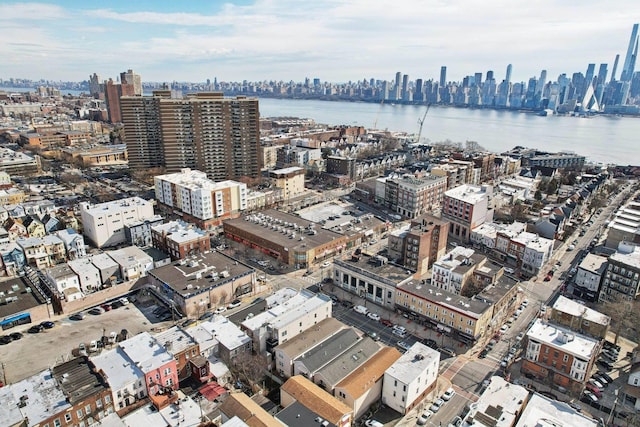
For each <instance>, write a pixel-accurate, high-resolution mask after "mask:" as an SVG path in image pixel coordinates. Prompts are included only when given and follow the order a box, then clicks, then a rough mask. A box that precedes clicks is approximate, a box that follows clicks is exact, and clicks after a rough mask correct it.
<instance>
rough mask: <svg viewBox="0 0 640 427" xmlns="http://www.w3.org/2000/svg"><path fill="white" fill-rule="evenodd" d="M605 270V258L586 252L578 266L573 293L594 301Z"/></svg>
mask: <svg viewBox="0 0 640 427" xmlns="http://www.w3.org/2000/svg"><path fill="white" fill-rule="evenodd" d="M606 271H607V258H605V257H603V256H600V255H594V254H587V256H585V257H584V259H583V260H582V262H581V263H580V265H579V266H578V271H577V272H576V278H575V280H574V284H573V294H574V295H575V296H577V297H579V298H583V299H585V300H588V301H596V300H597V299H598V293H599V292H600V283H601V282H602V278H603V277H604V274H605V272H606Z"/></svg>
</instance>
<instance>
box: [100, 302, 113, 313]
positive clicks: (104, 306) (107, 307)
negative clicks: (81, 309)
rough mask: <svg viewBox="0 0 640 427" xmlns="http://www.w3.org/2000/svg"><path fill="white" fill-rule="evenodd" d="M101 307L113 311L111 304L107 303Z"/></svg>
mask: <svg viewBox="0 0 640 427" xmlns="http://www.w3.org/2000/svg"><path fill="white" fill-rule="evenodd" d="M100 307H102V309H103V310H104V311H111V309H112V308H113V307H111V304H107V303H104V304H102V305H100Z"/></svg>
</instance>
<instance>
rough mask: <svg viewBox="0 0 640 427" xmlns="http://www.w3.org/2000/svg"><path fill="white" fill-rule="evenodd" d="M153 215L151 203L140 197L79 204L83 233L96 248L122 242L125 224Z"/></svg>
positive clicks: (124, 239) (123, 240) (124, 238)
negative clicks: (93, 203) (95, 203)
mask: <svg viewBox="0 0 640 427" xmlns="http://www.w3.org/2000/svg"><path fill="white" fill-rule="evenodd" d="M153 216H154V213H153V204H152V203H151V202H149V201H147V200H144V199H142V198H140V197H130V198H128V199H120V200H114V201H112V202H107V203H100V204H97V205H92V204H90V203H81V204H80V217H81V219H82V225H83V227H84V235H85V236H86V237H87V238H88V239H89V240H91V241H92V242H93V244H94V245H96V246H97V247H98V248H101V247H103V246H113V245H117V244H119V243H124V242H125V241H126V235H125V225H127V224H130V223H133V222H137V221H140V220H144V219H148V218H152V217H153Z"/></svg>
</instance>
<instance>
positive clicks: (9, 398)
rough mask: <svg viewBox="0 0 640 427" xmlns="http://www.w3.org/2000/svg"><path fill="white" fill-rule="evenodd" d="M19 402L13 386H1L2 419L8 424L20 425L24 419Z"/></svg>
mask: <svg viewBox="0 0 640 427" xmlns="http://www.w3.org/2000/svg"><path fill="white" fill-rule="evenodd" d="M18 402H19V399H16V398H15V397H14V395H13V390H12V388H11V387H0V420H2V422H3V423H5V424H6V425H8V426H13V425H19V424H20V422H21V421H22V420H23V418H22V413H21V412H20V408H18Z"/></svg>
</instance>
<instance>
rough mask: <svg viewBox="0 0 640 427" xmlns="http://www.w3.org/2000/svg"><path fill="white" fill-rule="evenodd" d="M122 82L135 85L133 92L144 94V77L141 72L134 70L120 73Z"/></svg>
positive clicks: (139, 94)
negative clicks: (137, 72)
mask: <svg viewBox="0 0 640 427" xmlns="http://www.w3.org/2000/svg"><path fill="white" fill-rule="evenodd" d="M120 84H130V85H133V94H134V95H138V96H142V78H141V77H140V74H136V73H134V72H133V70H127V71H126V72H124V73H120Z"/></svg>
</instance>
